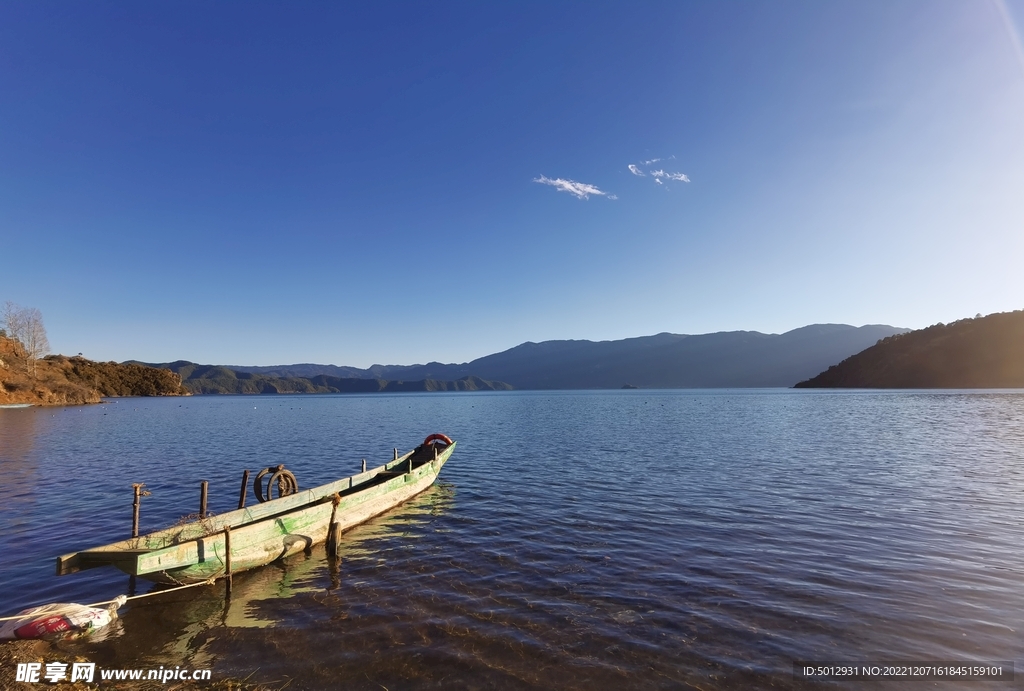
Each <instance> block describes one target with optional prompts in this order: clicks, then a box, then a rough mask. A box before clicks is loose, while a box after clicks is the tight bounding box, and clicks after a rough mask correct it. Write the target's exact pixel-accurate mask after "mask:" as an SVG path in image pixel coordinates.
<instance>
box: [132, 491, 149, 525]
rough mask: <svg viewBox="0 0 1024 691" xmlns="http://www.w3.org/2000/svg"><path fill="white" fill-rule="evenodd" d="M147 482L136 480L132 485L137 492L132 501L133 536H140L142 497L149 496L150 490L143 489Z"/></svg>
mask: <svg viewBox="0 0 1024 691" xmlns="http://www.w3.org/2000/svg"><path fill="white" fill-rule="evenodd" d="M145 486H146V483H145V482H136V483H134V484H133V485H132V490H133V491H134V492H135V499H134V500H133V501H132V537H138V536H139V507H140V506H141V505H142V497H148V496H149V492H148V491H146V490H145V489H143V488H144V487H145Z"/></svg>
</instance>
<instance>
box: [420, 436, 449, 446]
mask: <svg viewBox="0 0 1024 691" xmlns="http://www.w3.org/2000/svg"><path fill="white" fill-rule="evenodd" d="M435 441H443V442H444V443H445V446H451V445H452V440H451V439H449V438H448V437H447V436H445V435H443V434H431V435H430V436H429V437H427V438H426V439H424V440H423V445H424V446H427V445H428V444H433V443H434V442H435Z"/></svg>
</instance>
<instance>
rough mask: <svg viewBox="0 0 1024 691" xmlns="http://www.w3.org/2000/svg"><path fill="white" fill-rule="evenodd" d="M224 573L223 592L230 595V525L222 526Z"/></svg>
mask: <svg viewBox="0 0 1024 691" xmlns="http://www.w3.org/2000/svg"><path fill="white" fill-rule="evenodd" d="M224 574H225V575H226V576H227V585H226V589H225V594H226V595H227V596H228V597H231V526H229V525H227V526H224Z"/></svg>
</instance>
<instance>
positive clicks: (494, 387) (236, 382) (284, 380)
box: [133, 360, 512, 394]
mask: <svg viewBox="0 0 1024 691" xmlns="http://www.w3.org/2000/svg"><path fill="white" fill-rule="evenodd" d="M133 364H140V365H146V366H148V367H156V368H159V369H163V370H170V371H171V372H174V373H175V374H177V375H178V376H179V377H180V378H181V383H182V386H184V387H185V388H186V389H187V390H188V391H189V392H191V393H194V394H289V393H378V392H398V391H409V392H411V391H504V390H508V389H511V388H512V387H511V386H510V385H508V384H505V383H504V382H493V381H485V380H483V379H481V378H479V377H472V376H466V377H460V378H459V379H457V380H454V381H446V380H437V379H429V378H425V379H419V380H385V379H380V378H365V377H335V376H330V375H326V374H318V375H315V376H312V377H300V376H290V377H279V376H274V375H271V374H261V373H253V372H245V371H236V370H235V369H233V368H231V367H226V366H224V365H199V364H196V363H194V362H189V361H187V360H177V361H175V362H167V363H133ZM289 367H291V366H288V365H286V366H283V367H280V368H274V367H271V368H266V369H268V370H271V371H288V370H289ZM295 367H296V368H302V367H304V365H296V366H295ZM326 367H330V368H332V370H334V371H336V370H339V369H341V370H345V369H354V368H338V367H335V366H334V365H327V366H326ZM297 371H302V370H301V369H299V370H297ZM360 371H363V370H360Z"/></svg>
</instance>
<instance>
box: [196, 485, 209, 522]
mask: <svg viewBox="0 0 1024 691" xmlns="http://www.w3.org/2000/svg"><path fill="white" fill-rule="evenodd" d="M209 488H210V483H209V482H207V481H206V480H203V481H202V482H201V483H199V517H200V518H206V491H207V490H208V489H209Z"/></svg>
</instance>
